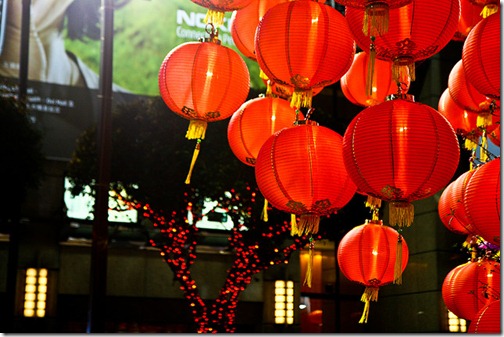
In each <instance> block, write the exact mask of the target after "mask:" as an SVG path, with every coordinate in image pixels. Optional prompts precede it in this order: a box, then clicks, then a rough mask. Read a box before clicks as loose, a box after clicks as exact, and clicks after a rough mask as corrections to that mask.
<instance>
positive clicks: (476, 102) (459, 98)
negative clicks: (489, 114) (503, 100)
mask: <svg viewBox="0 0 504 337" xmlns="http://www.w3.org/2000/svg"><path fill="white" fill-rule="evenodd" d="M448 90H449V91H450V95H451V97H452V99H453V100H454V101H455V103H457V104H458V105H459V106H460V107H461V108H463V109H464V110H469V111H473V112H482V111H488V110H489V104H490V100H489V99H488V98H487V97H486V96H485V95H482V94H480V93H479V92H478V91H477V90H476V88H474V86H473V85H472V84H471V83H470V82H469V81H468V80H467V77H466V75H465V72H464V67H463V66H462V60H459V61H458V62H457V63H456V64H455V65H454V66H453V68H452V70H451V71H450V75H449V76H448Z"/></svg>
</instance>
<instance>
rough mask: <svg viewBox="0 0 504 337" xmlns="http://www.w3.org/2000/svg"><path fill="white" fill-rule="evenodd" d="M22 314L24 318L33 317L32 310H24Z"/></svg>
mask: <svg viewBox="0 0 504 337" xmlns="http://www.w3.org/2000/svg"><path fill="white" fill-rule="evenodd" d="M23 314H24V316H25V317H33V315H35V311H34V310H33V309H25V310H24V311H23Z"/></svg>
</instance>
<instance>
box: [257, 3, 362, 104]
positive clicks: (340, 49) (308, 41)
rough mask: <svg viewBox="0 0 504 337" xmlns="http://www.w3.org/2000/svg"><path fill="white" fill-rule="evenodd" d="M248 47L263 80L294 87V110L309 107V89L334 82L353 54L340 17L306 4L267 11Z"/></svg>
mask: <svg viewBox="0 0 504 337" xmlns="http://www.w3.org/2000/svg"><path fill="white" fill-rule="evenodd" d="M254 47H255V51H256V57H257V62H258V63H259V67H260V68H261V70H262V71H263V72H264V73H265V74H266V76H267V77H268V79H270V80H272V81H274V82H275V83H279V84H282V85H287V86H290V87H292V88H293V89H294V93H293V96H292V98H291V105H292V106H295V107H297V108H299V107H311V99H312V91H313V89H315V88H320V87H325V86H328V85H330V84H333V83H336V82H337V81H338V80H339V79H340V78H341V76H343V75H344V74H345V72H346V71H347V70H348V69H349V68H350V65H351V64H352V61H353V56H354V54H355V43H354V41H353V38H352V36H351V34H350V30H349V29H348V24H347V22H346V20H345V18H344V17H343V15H342V14H341V13H339V12H338V11H337V10H336V9H334V8H332V7H331V6H328V5H325V4H323V3H319V2H315V1H306V0H301V1H290V2H285V3H280V4H278V5H276V6H273V7H272V8H270V9H269V10H268V11H267V12H266V14H265V15H264V16H263V18H262V20H261V21H260V22H259V25H258V26H257V31H256V37H255V44H254Z"/></svg>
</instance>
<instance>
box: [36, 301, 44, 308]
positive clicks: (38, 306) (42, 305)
mask: <svg viewBox="0 0 504 337" xmlns="http://www.w3.org/2000/svg"><path fill="white" fill-rule="evenodd" d="M37 309H45V302H42V301H39V302H37Z"/></svg>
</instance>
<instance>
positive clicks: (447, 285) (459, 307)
mask: <svg viewBox="0 0 504 337" xmlns="http://www.w3.org/2000/svg"><path fill="white" fill-rule="evenodd" d="M441 293H442V296H443V301H444V303H445V305H446V307H447V308H448V310H450V311H451V312H453V313H454V314H455V315H457V316H458V317H460V318H463V319H466V320H469V321H472V320H473V319H474V318H475V316H476V314H477V313H478V311H479V310H480V309H481V308H483V307H484V306H486V305H488V304H490V303H492V302H494V301H498V300H500V263H499V262H496V261H493V260H491V259H487V258H484V259H482V260H480V261H470V262H467V263H465V264H462V265H460V266H457V267H455V268H454V269H452V270H451V271H450V272H449V273H448V274H447V275H446V277H445V279H444V281H443V285H442V288H441Z"/></svg>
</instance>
